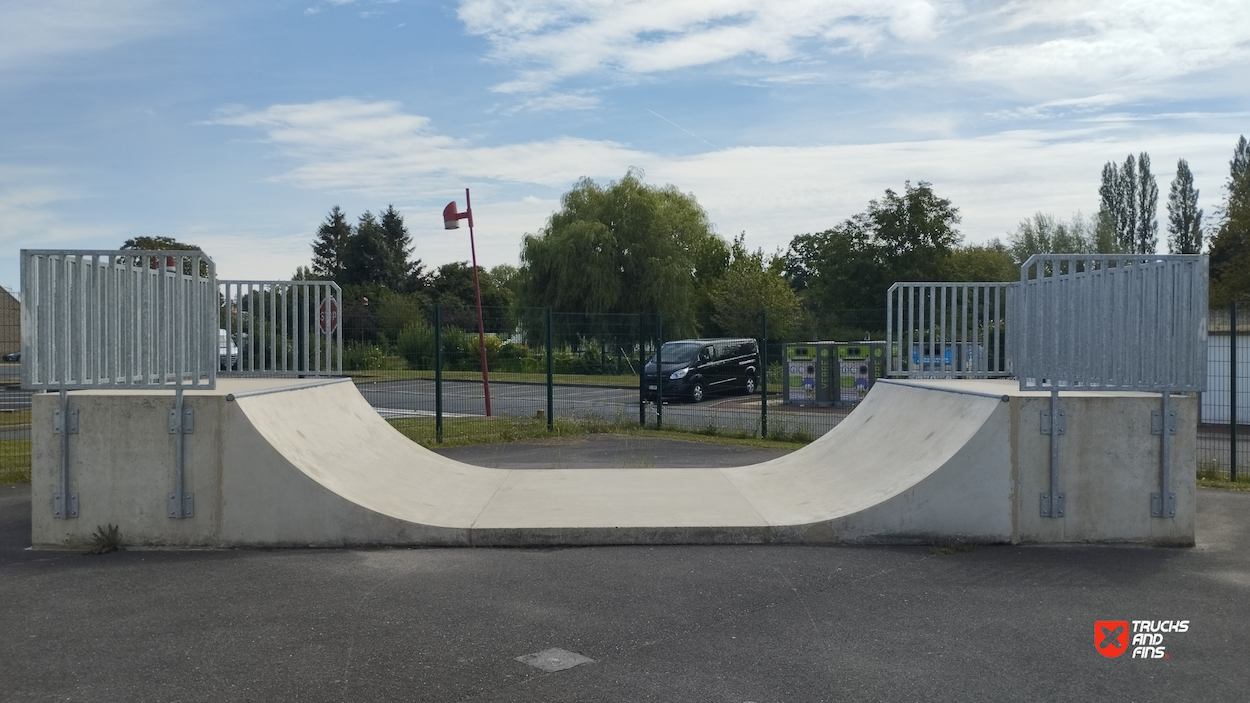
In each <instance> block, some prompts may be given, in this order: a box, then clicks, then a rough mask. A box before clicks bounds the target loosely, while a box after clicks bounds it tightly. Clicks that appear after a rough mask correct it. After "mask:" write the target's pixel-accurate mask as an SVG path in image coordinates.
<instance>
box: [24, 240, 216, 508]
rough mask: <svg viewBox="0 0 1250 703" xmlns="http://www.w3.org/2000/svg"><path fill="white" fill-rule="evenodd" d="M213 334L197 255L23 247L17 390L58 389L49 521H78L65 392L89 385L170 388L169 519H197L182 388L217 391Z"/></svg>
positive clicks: (212, 297)
mask: <svg viewBox="0 0 1250 703" xmlns="http://www.w3.org/2000/svg"><path fill="white" fill-rule="evenodd" d="M217 336H218V332H217V270H216V268H215V267H214V265H213V260H212V259H210V258H208V257H207V256H205V255H204V253H203V252H200V251H152V250H143V251H132V250H120V251H119V250H111V251H50V250H23V251H22V387H23V388H26V389H29V390H42V391H51V390H55V391H59V392H60V399H59V404H58V407H57V409H56V410H55V411H54V415H53V418H52V431H53V432H54V433H55V434H59V435H60V482H59V490H57V491H55V492H54V493H53V495H52V515H53V517H56V518H60V519H72V518H76V517H78V513H79V502H78V493H77V492H75V491H73V490H71V488H72V487H73V484H72V483H71V480H70V479H71V477H70V470H69V467H70V460H69V454H70V440H69V436H70V435H72V434H77V433H78V427H79V421H78V420H79V419H78V410H77V409H76V408H71V407H70V403H69V395H68V391H70V390H77V389H86V388H139V389H145V390H147V389H152V388H171V389H172V390H173V391H174V404H173V407H172V408H171V409H170V410H169V424H168V432H169V433H170V434H172V435H176V440H175V442H174V461H175V467H174V481H173V486H172V488H173V490H172V491H171V492H169V493H168V494H167V498H168V509H169V516H170V517H171V518H179V519H181V518H189V517H192V516H194V514H195V496H194V494H192V493H191V492H189V491H187V490H186V447H185V435H186V434H189V433H191V432H192V431H194V426H195V423H194V417H193V415H192V411H191V409H190V408H185V407H184V406H183V390H184V389H186V388H198V389H212V388H215V387H216V385H217V365H218V357H217V345H216V341H217ZM33 421H34V419H33V418H32V422H33ZM164 430H165V428H162V430H161V431H164Z"/></svg>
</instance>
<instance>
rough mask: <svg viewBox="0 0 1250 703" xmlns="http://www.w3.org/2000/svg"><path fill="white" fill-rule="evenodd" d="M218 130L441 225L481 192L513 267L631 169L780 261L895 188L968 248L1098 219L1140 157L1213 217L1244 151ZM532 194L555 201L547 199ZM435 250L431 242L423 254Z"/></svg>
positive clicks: (278, 126)
mask: <svg viewBox="0 0 1250 703" xmlns="http://www.w3.org/2000/svg"><path fill="white" fill-rule="evenodd" d="M943 119H944V118H943V116H941V115H937V116H934V117H933V121H935V122H941V121H942V120H943ZM218 122H219V123H222V124H231V125H237V126H246V127H254V128H258V129H261V130H263V131H264V132H265V133H266V135H267V139H268V140H269V141H270V142H271V143H273V144H274V145H276V146H277V147H278V148H279V149H280V150H281V151H282V152H283V153H284V154H285V155H286V156H287V157H288V158H290V159H291V160H292V161H293V162H294V166H293V168H291V169H290V170H288V171H286V172H285V173H283V174H281V175H278V176H277V178H278V179H281V180H283V181H286V182H289V183H292V184H294V185H297V186H300V187H304V188H313V189H318V190H323V191H327V192H332V193H333V192H350V193H354V194H357V195H363V196H367V197H368V198H371V199H374V200H375V201H385V200H386V199H391V198H404V197H411V194H412V193H422V194H423V196H424V197H425V198H426V199H427V202H422V203H418V204H416V205H413V206H411V207H412V208H413V209H414V211H416V210H419V211H421V212H425V211H426V210H428V211H429V213H434V212H436V210H437V209H438V208H440V207H441V206H442V204H444V203H445V202H446V199H452V198H458V197H459V196H460V195H461V194H462V193H463V190H462V189H463V188H464V187H465V186H471V187H472V188H473V189H474V192H475V193H479V194H480V195H479V196H478V198H480V199H481V200H480V202H479V200H478V198H475V201H474V202H475V211H477V212H478V213H479V216H478V217H477V218H476V219H478V221H479V223H480V229H481V230H482V231H483V232H485V233H486V234H484V235H483V236H485V237H486V239H485V240H483V241H485V242H487V245H486V246H481V245H479V246H480V248H479V254H480V255H481V259H482V261H483V262H484V263H485V264H487V265H495V264H498V263H516V261H515V260H516V256H517V251H518V249H519V245H520V236H521V235H522V234H523V233H525V232H535V231H537V230H538V229H539V228H540V227H542V226H543V224H544V222H545V220H546V217H547V216H548V215H549V214H550V213H551V212H552V211H553V210H554V209H555V208H556V207H557V203H556V201H555V199H554V197H553V196H554V194H555V193H559V192H563V191H566V190H567V189H568V188H569V187H571V186H572V184H573V183H574V182H575V181H576V180H577V179H578V178H579V177H582V176H590V177H592V178H595V179H596V180H600V181H601V182H602V181H605V180H611V179H616V178H619V177H620V176H622V175H623V174H624V173H625V171H626V170H627V169H628V168H629V167H631V166H635V167H640V168H642V169H643V170H644V171H645V177H646V180H647V181H648V182H652V183H659V184H663V183H672V184H675V185H677V186H678V187H679V188H681V189H682V190H683V191H687V192H692V193H694V194H695V195H696V197H697V198H698V200H699V202H700V203H701V204H702V205H703V206H704V207H705V208H706V209H707V211H708V213H709V215H710V218H711V220H712V221H713V222H715V223H716V224H717V225H718V227H719V230H720V231H721V232H722V233H725V234H727V235H728V234H733V233H736V232H739V231H742V230H745V231H746V232H747V233H748V235H749V236H750V238H751V239H750V241H751V242H752V246H762V247H764V248H765V249H767V250H770V251H771V250H772V249H773V248H775V247H779V246H785V245H786V244H788V243H789V241H790V238H791V237H793V236H794V235H795V234H799V233H802V232H811V231H818V230H821V229H825V228H828V227H830V226H832V225H834V224H836V223H838V222H840V221H841V220H843V219H845V218H847V217H849V216H851V215H853V214H854V213H856V212H860V211H862V210H863V209H864V207H865V206H866V204H867V202H868V200H869V199H871V198H875V197H880V195H881V194H882V192H883V191H884V189H885V188H894V189H896V190H897V189H901V188H902V185H903V182H904V181H905V180H911V181H912V182H913V183H914V182H917V181H920V180H926V181H930V182H932V183H933V184H934V188H935V189H936V191H937V192H938V194H939V195H941V196H943V197H948V198H951V199H952V200H953V201H954V203H955V205H957V206H958V207H959V208H960V209H961V212H962V214H963V217H964V221H963V225H962V229H963V231H964V233H965V234H966V236H967V241H969V242H983V241H986V240H988V239H989V238H991V237H996V236H1003V235H1004V234H1005V233H1006V232H1007V231H1009V230H1011V229H1014V227H1015V225H1016V224H1017V223H1018V222H1019V221H1020V220H1021V219H1022V218H1024V217H1026V216H1028V215H1031V214H1033V213H1034V212H1037V211H1039V210H1041V211H1047V212H1052V213H1055V214H1057V215H1059V216H1062V217H1066V216H1068V215H1070V214H1072V213H1073V212H1075V211H1077V210H1083V211H1085V212H1086V213H1090V212H1092V211H1093V210H1094V209H1095V208H1096V207H1097V188H1098V178H1099V172H1100V170H1101V168H1102V165H1103V163H1105V162H1106V161H1108V160H1117V161H1118V160H1122V159H1123V158H1124V156H1125V155H1126V154H1128V153H1130V152H1132V153H1136V152H1138V151H1142V150H1146V151H1149V152H1150V153H1151V155H1152V157H1153V159H1154V162H1155V164H1157V166H1156V168H1157V171H1158V172H1157V173H1156V178H1157V179H1158V181H1159V183H1160V190H1161V191H1163V192H1166V189H1167V183H1168V182H1170V180H1171V177H1172V175H1173V174H1172V172H1171V171H1170V169H1171V168H1173V166H1172V164H1175V163H1176V160H1177V159H1178V158H1182V157H1183V158H1186V159H1188V160H1189V162H1190V165H1191V166H1192V167H1193V168H1194V171H1195V176H1196V178H1197V180H1198V183H1199V187H1200V188H1201V189H1202V191H1203V193H1204V194H1205V195H1206V196H1207V197H1206V198H1204V201H1209V202H1204V206H1207V207H1209V206H1210V205H1212V204H1214V201H1215V198H1217V197H1218V192H1219V189H1218V185H1219V183H1221V182H1222V179H1223V177H1224V171H1225V170H1226V168H1227V166H1226V162H1227V159H1228V154H1229V152H1230V150H1231V148H1232V145H1233V144H1234V143H1235V141H1236V136H1235V135H1229V134H1213V133H1208V132H1192V133H1180V134H1174V135H1171V136H1157V137H1149V136H1143V135H1141V134H1140V133H1139V132H1128V131H1126V129H1125V128H1124V127H1123V126H1122V125H1120V124H1117V123H1108V124H1088V125H1086V126H1085V127H1084V128H1083V129H1080V130H1072V129H1069V130H1065V131H1044V130H1031V131H1011V132H1001V133H998V134H991V135H986V136H981V137H975V138H943V139H933V140H925V141H906V142H889V143H876V144H857V145H856V144H852V145H838V144H825V145H811V146H803V147H777V146H761V147H739V148H732V149H722V150H711V151H708V152H706V153H703V154H698V155H695V156H686V157H671V156H666V155H663V154H656V153H650V152H644V151H639V150H636V149H632V148H630V147H629V146H627V145H623V144H618V143H614V142H608V141H591V140H584V139H572V138H562V139H553V140H546V141H539V142H525V143H518V144H505V145H499V146H478V145H475V144H473V143H470V142H468V141H465V140H455V139H451V138H449V137H445V136H442V135H439V134H437V133H436V132H435V131H434V128H433V126H432V125H431V124H430V122H429V120H428V119H426V118H424V117H420V116H417V115H410V114H407V113H404V112H402V111H401V110H400V108H399V106H398V105H397V104H395V103H364V102H359V101H354V100H346V99H345V100H335V101H327V102H323V103H311V104H307V105H282V106H274V107H271V108H268V109H266V110H260V111H255V112H250V113H243V114H239V115H235V116H233V117H230V118H223V119H219V120H218ZM535 189H539V190H541V191H542V192H544V197H534V195H533V191H534V190H535ZM526 191H530V192H526ZM484 203H490V204H489V205H484ZM1162 207H1163V205H1162V204H1161V205H1160V208H1162ZM1161 211H1162V210H1161ZM427 220H428V223H427V222H426V221H427ZM436 220H437V218H436V217H435V216H434V215H433V214H430V215H428V216H427V217H420V218H414V219H410V220H409V221H410V225H411V226H413V230H414V235H415V236H418V238H419V241H418V245H419V249H418V251H419V252H422V253H420V255H421V256H423V257H425V258H426V260H427V261H434V262H442V261H447V260H454V259H463V258H465V255H464V254H463V253H459V254H457V253H456V252H457V251H459V248H460V244H458V243H456V241H458V240H454V239H453V240H448V239H447V237H448V235H447V234H445V233H442V232H441V230H439V229H438V225H439V223H438V222H437V221H436ZM422 238H427V239H428V242H427V244H421V241H420V240H421V239H422ZM301 255H304V256H306V254H304V252H302V251H301ZM445 256H449V257H452V258H451V259H447V258H442V257H445Z"/></svg>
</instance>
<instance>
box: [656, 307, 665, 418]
mask: <svg viewBox="0 0 1250 703" xmlns="http://www.w3.org/2000/svg"><path fill="white" fill-rule="evenodd" d="M663 346H664V316H663V314H662V313H658V312H657V313H656V314H655V429H657V430H662V429H664V360H663V358H662V356H661V347H663Z"/></svg>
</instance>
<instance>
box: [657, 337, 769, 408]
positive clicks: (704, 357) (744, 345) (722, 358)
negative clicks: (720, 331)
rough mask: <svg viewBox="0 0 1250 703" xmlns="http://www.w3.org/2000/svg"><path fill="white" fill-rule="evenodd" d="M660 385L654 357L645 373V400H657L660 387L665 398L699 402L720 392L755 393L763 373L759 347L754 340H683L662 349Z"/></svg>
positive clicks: (666, 344) (668, 343) (665, 345)
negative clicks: (661, 379)
mask: <svg viewBox="0 0 1250 703" xmlns="http://www.w3.org/2000/svg"><path fill="white" fill-rule="evenodd" d="M660 361H661V363H662V364H663V368H662V369H661V373H662V374H663V376H664V383H663V384H660V383H659V382H658V379H657V378H656V374H655V357H654V356H653V357H651V360H650V361H648V362H647V365H646V366H645V367H643V371H642V385H643V397H644V398H646V399H647V400H648V401H652V400H655V397H656V394H657V392H658V391H659V387H660V386H661V385H663V387H664V390H663V392H664V397H665V398H671V397H680V398H689V399H690V400H691V401H693V402H695V403H698V402H699V401H701V400H703V399H704V398H705V397H707V396H709V395H712V394H719V393H746V394H751V393H754V392H755V389H756V387H757V385H756V384H757V383H758V380H757V379H758V378H759V372H760V348H759V345H758V344H757V343H756V342H755V340H754V339H682V340H679V341H676V342H665V343H664V345H663V346H662V347H660Z"/></svg>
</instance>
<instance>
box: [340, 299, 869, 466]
mask: <svg viewBox="0 0 1250 703" xmlns="http://www.w3.org/2000/svg"><path fill="white" fill-rule="evenodd" d="M877 317H879V316H877ZM482 323H483V332H482V333H481V334H479V331H478V321H477V311H476V310H475V309H474V308H472V307H465V306H452V305H442V306H436V309H435V310H434V311H433V313H432V314H430V315H429V316H422V317H418V318H415V319H410V320H408V321H407V322H405V323H403V324H402V325H395V324H391V329H390V332H389V333H387V332H386V331H385V329H384V328H385V327H386V325H387V323H386V321H385V320H382V319H380V316H379V315H377V314H376V313H375V312H374V311H373V310H371V309H370V308H369V305H368V301H345V302H344V317H343V325H344V330H343V334H344V344H345V347H344V351H343V358H344V373H346V374H348V375H350V376H351V377H352V378H353V379H354V380H355V382H356V384H357V387H358V388H359V389H360V391H361V393H362V394H363V395H364V396H365V398H366V399H368V400H369V402H370V403H371V404H372V405H373V406H374V407H375V408H377V409H378V412H379V413H380V414H381V415H382V416H383V417H385V418H387V419H388V420H390V421H391V422H392V424H394V425H395V426H396V427H397V428H398V429H400V431H402V432H404V433H405V434H406V435H408V436H409V437H410V438H412V439H414V440H415V441H418V442H420V443H422V444H424V445H426V446H437V445H440V444H443V445H448V444H464V443H472V442H481V441H509V440H513V439H518V438H521V437H541V436H551V435H557V436H558V435H561V434H568V433H584V432H598V431H603V432H607V431H632V430H636V429H638V428H647V429H663V430H675V431H681V432H694V433H700V434H707V435H725V436H732V437H768V438H772V439H782V440H791V441H810V440H812V439H814V438H816V437H819V436H820V435H822V434H824V433H825V432H827V431H828V430H829V429H831V428H832V427H833V426H835V425H836V424H837V423H838V422H840V421H841V420H842V418H844V417H846V415H847V414H848V413H849V412H850V410H851V408H852V407H853V406H854V404H855V403H856V402H858V399H859V398H861V397H862V396H863V394H864V393H866V391H867V387H868V384H869V383H870V382H871V379H872V378H875V376H873V375H872V373H871V372H870V370H869V368H868V366H869V365H870V364H871V363H872V361H871V360H870V359H868V358H866V356H865V351H864V349H866V347H865V348H863V349H861V348H860V347H859V346H857V345H850V346H851V347H853V348H852V349H850V350H849V352H850V353H848V349H847V348H846V347H847V346H848V345H845V344H844V345H842V346H840V347H833V346H830V347H829V348H827V349H825V348H823V347H822V351H825V352H826V356H825V357H824V358H823V360H822V359H821V358H819V357H813V358H812V359H808V358H807V357H806V356H804V355H803V354H799V355H797V356H796V354H795V347H796V346H798V347H803V348H804V349H805V350H814V346H813V345H805V344H803V343H799V342H788V341H779V340H773V339H768V332H767V329H766V325H767V321H766V319H761V320H760V324H761V328H760V330H759V332H758V333H756V334H753V335H750V336H749V337H746V336H739V337H731V336H730V335H728V334H726V333H725V332H724V331H723V330H721V329H720V328H719V327H718V326H717V325H716V324H715V322H714V321H713V320H712V319H711V317H710V316H704V317H702V318H697V319H696V320H694V321H693V323H691V322H688V321H687V322H685V323H684V326H683V325H677V324H673V323H671V322H668V321H665V319H664V318H663V316H662V315H660V314H640V315H613V314H585V313H565V312H558V311H553V310H549V309H546V308H522V309H516V308H492V307H484V308H483V309H482ZM878 326H880V322H878ZM761 339H762V340H766V341H764V342H760V341H759V340H761ZM686 340H703V343H702V345H701V346H705V347H710V352H709V354H711V358H709V359H708V361H709V362H718V361H719V360H720V359H719V357H720V356H723V355H726V354H729V355H734V359H732V360H729V363H731V364H733V365H735V368H738V367H740V368H739V370H738V372H737V373H735V374H728V375H727V374H724V373H721V372H708V373H709V374H716V373H720V375H709V376H708V379H707V381H706V382H705V383H704V384H702V387H701V388H700V390H699V392H698V394H697V395H694V386H693V385H692V384H682V383H679V382H678V381H677V380H673V379H672V378H670V377H671V376H672V375H673V374H674V373H675V372H676V371H678V370H680V369H679V368H678V367H677V366H673V364H678V362H683V363H681V364H678V366H681V368H685V367H686V364H684V361H685V360H682V359H676V358H665V357H664V354H671V353H673V352H670V351H664V352H662V353H661V363H662V365H663V367H664V369H665V372H664V373H663V374H661V376H662V378H661V380H660V381H656V380H655V378H654V376H652V381H651V383H650V384H648V383H645V382H644V379H643V372H644V369H646V368H647V365H648V364H649V363H652V364H653V363H654V357H655V355H656V350H657V348H660V349H664V350H668V349H670V348H672V349H678V348H684V347H687V346H691V345H690V344H687V343H686ZM744 345H745V346H744ZM694 346H700V345H694ZM748 346H749V347H750V348H749V349H748V348H747V347H748ZM692 348H693V347H692ZM791 357H794V358H793V359H792V358H791ZM483 361H485V367H486V371H485V373H483ZM809 362H810V363H809ZM881 363H884V362H883V360H882V361H881ZM822 364H823V365H822ZM694 365H695V364H694V361H693V360H692V361H691V364H689V366H691V368H693V366H694ZM712 365H715V363H713V364H712ZM842 366H846V367H847V369H848V370H850V371H849V374H850V375H849V376H847V375H844V374H842V373H841V371H842ZM670 367H671V368H670ZM851 367H854V368H853V370H851ZM652 373H654V372H652ZM857 380H858V382H859V385H858V386H857V385H856V382H857ZM657 383H660V384H667V385H665V387H664V388H663V390H662V391H659V395H660V397H661V398H662V401H661V402H657V401H656V397H655V396H656V395H657V390H658V389H648V388H647V387H646V386H648V385H656V384H657ZM844 385H845V386H846V388H848V389H849V391H844V390H843V386H844ZM818 395H819V397H817V396H818Z"/></svg>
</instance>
